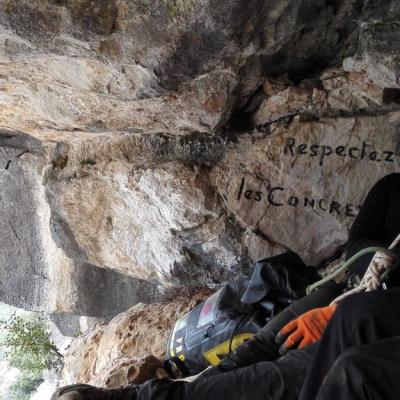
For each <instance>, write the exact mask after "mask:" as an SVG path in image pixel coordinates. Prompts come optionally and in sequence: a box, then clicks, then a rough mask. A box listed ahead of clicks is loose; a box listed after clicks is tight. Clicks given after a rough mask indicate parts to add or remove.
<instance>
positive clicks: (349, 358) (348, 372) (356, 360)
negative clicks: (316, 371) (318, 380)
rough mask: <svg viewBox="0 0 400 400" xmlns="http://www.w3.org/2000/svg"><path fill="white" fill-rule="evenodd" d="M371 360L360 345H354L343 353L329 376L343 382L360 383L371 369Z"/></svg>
mask: <svg viewBox="0 0 400 400" xmlns="http://www.w3.org/2000/svg"><path fill="white" fill-rule="evenodd" d="M370 365H371V360H370V359H369V358H368V356H367V355H366V354H365V353H364V352H363V350H362V349H359V348H358V347H353V348H350V349H348V350H346V351H345V352H344V353H342V354H341V355H340V356H339V358H338V359H337V360H336V362H335V363H334V365H333V367H332V369H331V371H330V372H329V374H328V379H329V376H332V377H333V376H334V377H335V380H340V381H341V382H342V383H346V384H349V383H351V384H352V385H358V384H361V383H363V382H364V381H365V376H366V374H367V373H368V371H369V370H370V369H371V366H370Z"/></svg>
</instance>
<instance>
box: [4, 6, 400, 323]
mask: <svg viewBox="0 0 400 400" xmlns="http://www.w3.org/2000/svg"><path fill="white" fill-rule="evenodd" d="M399 15H400V8H399V6H398V2H397V1H382V0H365V1H362V2H360V1H356V0H354V1H353V0H350V1H345V2H332V1H328V0H323V1H321V0H309V1H307V2H303V1H300V2H299V1H292V0H268V1H267V0H250V1H248V0H246V1H244V0H232V1H229V2H221V1H216V0H201V1H181V0H157V1H147V0H134V1H127V0H112V1H107V2H105V1H101V2H93V1H88V0H68V1H63V2H61V1H58V0H33V1H27V0H23V1H15V0H0V149H1V151H0V182H1V185H2V186H1V191H0V204H1V208H0V227H1V232H2V235H1V239H0V273H1V278H2V279H1V280H0V300H2V301H5V302H7V303H10V304H14V305H18V306H20V307H24V308H28V309H31V310H41V311H47V312H51V313H55V314H57V313H71V314H74V315H86V316H93V317H110V316H112V315H115V314H117V313H118V312H120V311H122V310H123V309H127V308H129V307H131V306H133V305H134V304H136V303H138V302H145V303H146V302H153V301H154V300H156V299H157V298H158V291H159V288H160V287H161V286H171V285H172V284H173V283H176V282H179V283H186V284H187V283H195V284H201V285H205V286H213V285H215V284H218V283H221V282H225V281H227V280H229V279H230V278H231V277H233V276H235V275H237V274H238V273H239V272H244V273H246V272H249V269H250V267H251V264H252V263H253V262H254V261H256V260H257V259H260V258H263V257H267V256H271V255H275V254H278V253H281V252H283V251H285V250H287V249H291V250H294V251H296V252H298V253H299V255H300V256H301V257H303V258H304V260H305V261H306V262H307V263H308V264H310V265H314V266H317V265H318V264H320V263H323V261H324V260H325V259H327V258H329V257H331V256H332V255H333V254H335V253H336V252H337V250H338V249H340V248H341V247H342V246H343V244H344V243H345V241H346V237H347V231H348V228H349V226H350V224H351V222H352V221H353V219H354V218H355V216H356V214H357V211H358V208H359V206H360V204H361V203H362V201H363V199H364V197H365V194H366V192H367V191H368V190H369V188H370V187H371V186H372V184H373V183H374V182H375V181H376V180H377V179H379V178H380V177H382V176H384V175H385V174H387V173H390V172H394V171H399V154H400V153H399V134H400V131H399V127H400V114H399V112H400V100H399V98H400V92H399V91H400V88H399V79H398V77H399V59H398V58H399V48H398V46H399V45H398V43H399V38H400V31H399V24H398V17H399Z"/></svg>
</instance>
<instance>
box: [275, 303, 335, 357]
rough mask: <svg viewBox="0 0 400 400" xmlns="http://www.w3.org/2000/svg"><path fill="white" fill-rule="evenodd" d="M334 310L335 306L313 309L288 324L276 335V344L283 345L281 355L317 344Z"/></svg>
mask: <svg viewBox="0 0 400 400" xmlns="http://www.w3.org/2000/svg"><path fill="white" fill-rule="evenodd" d="M335 310H336V304H331V305H329V306H326V307H320V308H313V309H312V310H310V311H307V312H306V313H304V314H302V315H300V317H298V318H296V319H295V320H293V321H291V322H289V323H288V324H287V325H285V326H284V327H283V328H282V329H281V330H280V331H279V333H278V334H277V336H276V342H277V343H278V344H281V343H282V342H283V341H284V343H283V345H282V346H281V348H280V349H279V353H280V354H281V355H283V354H285V353H287V351H288V350H290V349H291V348H296V347H297V348H299V349H302V348H303V347H305V346H308V345H309V344H311V343H314V342H317V341H318V340H319V339H320V338H321V336H322V334H323V333H324V330H325V327H326V325H327V324H328V322H329V320H330V319H331V317H332V314H333V313H334V312H335Z"/></svg>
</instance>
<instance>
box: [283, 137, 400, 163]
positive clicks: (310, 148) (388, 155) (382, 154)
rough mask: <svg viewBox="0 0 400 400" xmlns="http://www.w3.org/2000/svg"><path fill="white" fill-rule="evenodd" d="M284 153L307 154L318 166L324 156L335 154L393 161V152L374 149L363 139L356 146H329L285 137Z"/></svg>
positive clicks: (356, 158)
mask: <svg viewBox="0 0 400 400" xmlns="http://www.w3.org/2000/svg"><path fill="white" fill-rule="evenodd" d="M284 154H286V155H290V156H292V157H297V156H308V157H315V158H316V159H318V163H319V165H320V166H322V165H323V164H324V161H325V159H326V158H329V157H332V156H335V157H340V158H348V159H354V160H369V161H374V162H389V163H393V162H395V153H394V151H390V150H382V151H376V150H375V149H374V147H373V145H372V144H369V143H367V142H365V141H363V142H362V143H360V145H358V146H343V145H338V146H329V145H323V144H310V143H298V142H296V139H295V138H287V140H286V145H285V148H284Z"/></svg>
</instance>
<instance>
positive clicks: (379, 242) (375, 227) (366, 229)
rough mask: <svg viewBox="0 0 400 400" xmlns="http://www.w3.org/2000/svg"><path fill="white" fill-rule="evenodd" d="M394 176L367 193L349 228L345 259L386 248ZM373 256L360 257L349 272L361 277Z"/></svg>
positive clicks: (388, 176)
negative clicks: (364, 251)
mask: <svg viewBox="0 0 400 400" xmlns="http://www.w3.org/2000/svg"><path fill="white" fill-rule="evenodd" d="M393 179H394V174H391V175H387V176H385V177H384V178H382V179H380V180H379V181H378V182H377V183H376V184H375V185H374V186H373V187H372V189H371V190H370V191H369V193H368V195H367V197H366V199H365V201H364V204H363V205H362V207H361V209H360V212H359V214H358V216H357V217H356V219H355V220H354V223H353V225H352V226H351V228H350V233H349V239H348V242H347V246H346V259H349V258H350V257H352V256H353V255H354V254H356V253H357V252H358V251H360V250H362V249H364V248H366V247H370V246H383V247H388V246H389V245H390V243H388V239H387V232H386V213H387V211H388V209H389V205H390V196H391V191H392V188H393V187H394V185H393ZM372 256H373V254H370V255H365V256H363V257H361V258H360V259H359V260H358V261H356V263H355V264H353V265H352V266H351V267H350V270H351V272H353V273H357V274H359V275H363V274H364V272H365V270H366V269H367V267H368V264H369V263H370V261H371V259H372Z"/></svg>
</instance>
